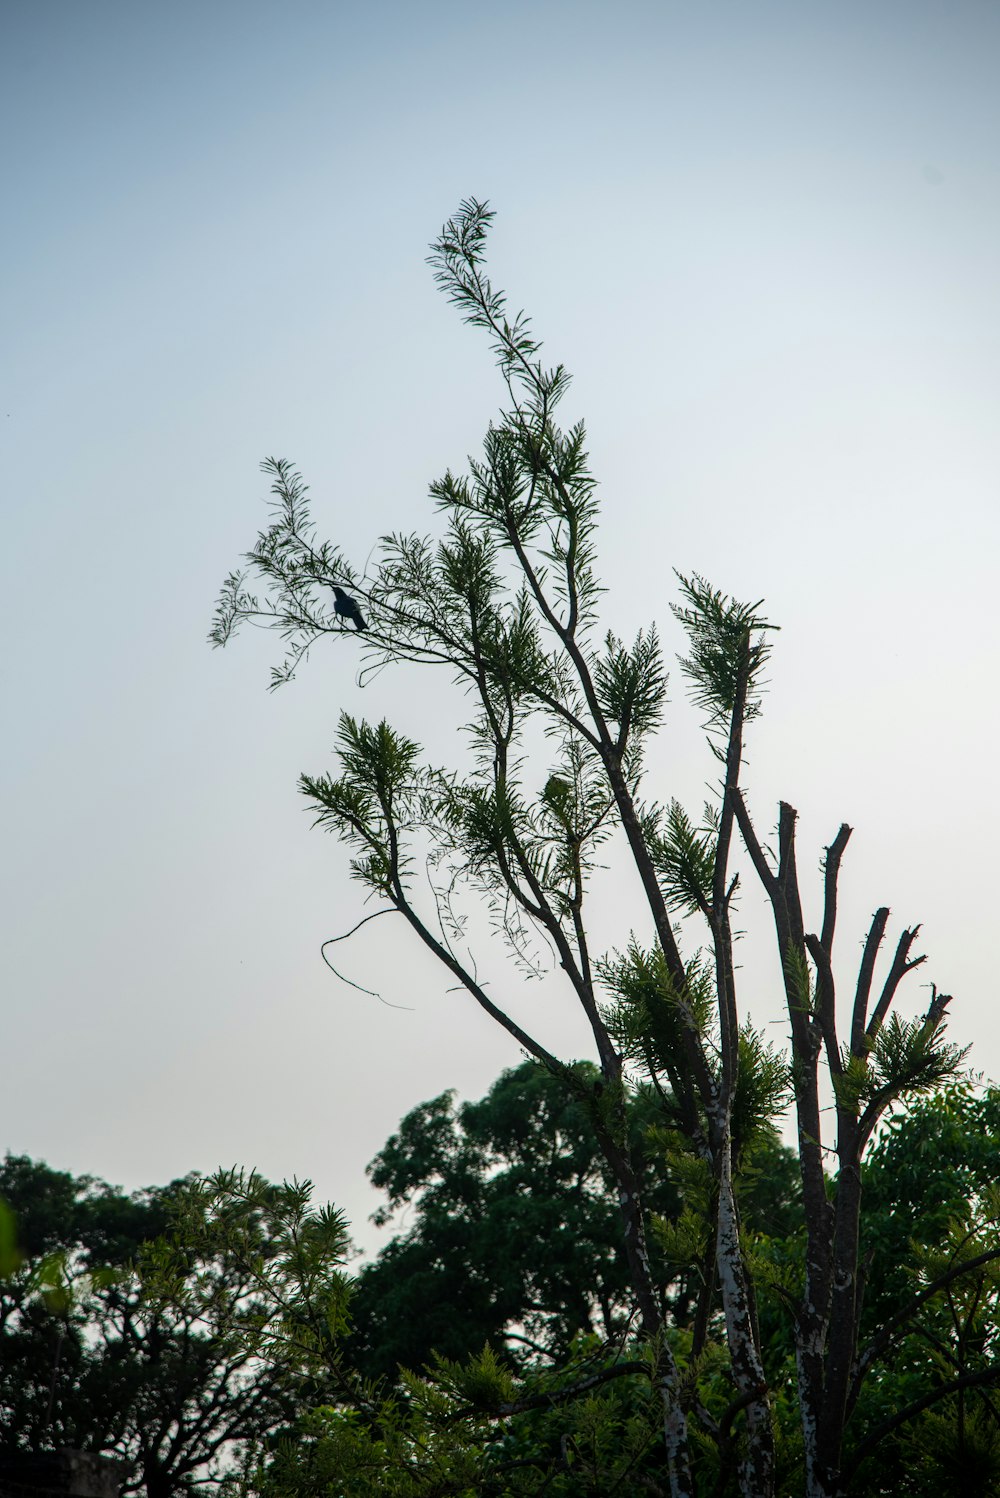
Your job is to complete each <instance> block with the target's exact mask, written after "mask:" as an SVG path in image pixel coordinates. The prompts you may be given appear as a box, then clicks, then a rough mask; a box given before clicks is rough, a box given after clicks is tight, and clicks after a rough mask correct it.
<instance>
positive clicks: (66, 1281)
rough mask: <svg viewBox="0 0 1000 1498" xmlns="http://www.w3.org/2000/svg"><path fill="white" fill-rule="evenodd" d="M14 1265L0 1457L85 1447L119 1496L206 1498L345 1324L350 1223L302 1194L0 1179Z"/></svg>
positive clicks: (237, 1185) (1, 1318)
mask: <svg viewBox="0 0 1000 1498" xmlns="http://www.w3.org/2000/svg"><path fill="white" fill-rule="evenodd" d="M0 1191H2V1192H3V1195H4V1197H5V1198H6V1200H7V1201H8V1202H10V1203H11V1205H12V1207H13V1209H14V1212H15V1214H16V1234H17V1242H18V1245H19V1254H20V1257H21V1262H20V1264H19V1265H18V1266H17V1267H16V1268H15V1269H14V1271H13V1272H12V1273H11V1274H8V1276H7V1277H6V1278H5V1279H4V1280H3V1281H2V1283H0V1449H3V1450H7V1451H11V1450H14V1451H28V1452H32V1453H36V1452H43V1451H50V1450H54V1449H57V1448H59V1447H62V1446H68V1447H73V1448H80V1447H85V1448H86V1449H88V1450H91V1451H95V1452H101V1453H104V1454H106V1455H109V1456H113V1457H115V1458H116V1459H117V1460H119V1461H120V1462H121V1463H122V1484H123V1492H125V1493H126V1494H128V1493H131V1492H138V1491H140V1490H142V1491H155V1492H156V1493H157V1494H158V1495H160V1498H170V1495H172V1494H177V1495H182V1494H183V1495H190V1494H192V1493H193V1492H195V1491H196V1490H198V1489H199V1487H200V1486H201V1485H204V1487H203V1490H204V1491H205V1492H208V1491H211V1490H212V1487H213V1486H214V1485H215V1484H216V1483H217V1482H218V1481H220V1480H221V1479H222V1477H223V1476H224V1475H225V1474H226V1473H227V1472H229V1471H230V1470H231V1468H232V1466H233V1463H234V1462H236V1461H237V1460H238V1459H239V1458H240V1454H241V1453H244V1454H245V1453H247V1452H248V1451H250V1450H252V1449H254V1448H256V1447H257V1446H258V1445H259V1443H260V1442H261V1441H262V1440H263V1439H264V1437H265V1436H266V1435H268V1434H269V1433H270V1432H272V1431H273V1430H274V1429H275V1428H276V1427H278V1426H280V1425H281V1424H282V1423H284V1422H286V1421H288V1420H289V1419H290V1418H291V1417H292V1415H293V1413H294V1411H295V1409H296V1406H297V1402H298V1401H299V1400H301V1399H302V1398H303V1397H305V1393H306V1391H307V1389H311V1388H312V1387H313V1386H314V1385H315V1382H316V1369H317V1368H318V1367H319V1366H321V1365H322V1367H323V1370H324V1373H325V1369H326V1363H325V1360H324V1359H322V1358H321V1356H320V1342H321V1339H322V1337H323V1336H324V1335H325V1336H326V1337H327V1338H329V1337H332V1336H339V1335H340V1333H341V1331H342V1330H343V1327H344V1325H345V1300H346V1287H345V1285H344V1282H343V1280H342V1276H341V1275H340V1271H339V1268H338V1265H339V1263H340V1262H342V1260H343V1256H344V1253H345V1251H346V1236H345V1230H344V1226H343V1219H342V1218H341V1217H340V1216H339V1214H336V1213H331V1212H318V1213H314V1212H310V1211H309V1210H308V1208H307V1200H306V1199H307V1196H308V1188H307V1187H299V1186H295V1185H293V1186H292V1187H285V1188H282V1187H273V1186H269V1185H268V1184H267V1183H266V1182H263V1181H261V1179H260V1177H257V1176H244V1175H242V1174H241V1173H235V1174H233V1173H229V1174H226V1175H223V1176H220V1177H218V1178H216V1180H215V1181H214V1182H210V1183H209V1182H201V1181H198V1180H196V1179H194V1178H190V1179H188V1180H186V1181H177V1182H173V1183H172V1184H171V1185H170V1186H166V1187H162V1188H158V1189H155V1190H150V1191H148V1192H138V1193H135V1194H134V1195H132V1196H126V1195H124V1194H123V1193H121V1192H118V1191H116V1190H114V1189H113V1188H112V1187H110V1186H107V1185H105V1184H104V1183H103V1182H100V1181H95V1180H93V1179H91V1178H89V1177H83V1178H81V1179H79V1180H74V1178H73V1177H71V1176H70V1175H68V1174H66V1173H63V1172H58V1171H52V1170H50V1169H49V1168H48V1167H47V1166H45V1165H42V1164H39V1163H35V1162H32V1161H29V1160H27V1159H25V1158H20V1157H18V1158H14V1157H9V1156H8V1158H7V1160H6V1161H5V1162H4V1164H3V1166H2V1168H0Z"/></svg>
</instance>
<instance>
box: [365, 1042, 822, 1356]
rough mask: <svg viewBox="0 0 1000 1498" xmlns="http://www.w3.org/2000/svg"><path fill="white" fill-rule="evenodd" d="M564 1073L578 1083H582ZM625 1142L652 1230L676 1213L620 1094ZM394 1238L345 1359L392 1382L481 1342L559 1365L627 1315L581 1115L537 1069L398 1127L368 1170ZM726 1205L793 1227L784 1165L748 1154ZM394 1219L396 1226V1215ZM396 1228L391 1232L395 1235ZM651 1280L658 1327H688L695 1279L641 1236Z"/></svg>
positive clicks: (605, 1177) (692, 1271)
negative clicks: (659, 1312) (746, 1171)
mask: <svg viewBox="0 0 1000 1498" xmlns="http://www.w3.org/2000/svg"><path fill="white" fill-rule="evenodd" d="M575 1070H576V1071H577V1072H578V1074H579V1075H580V1077H581V1079H582V1080H584V1081H586V1082H589V1083H591V1084H593V1082H595V1081H597V1080H599V1073H598V1071H597V1068H596V1067H594V1066H593V1065H592V1064H591V1063H586V1062H581V1063H579V1064H578V1065H577V1067H576V1068H575ZM626 1105H627V1109H628V1114H629V1136H630V1140H631V1145H632V1149H633V1153H634V1156H635V1159H636V1162H637V1167H638V1172H639V1176H640V1179H641V1181H642V1185H643V1197H644V1201H645V1202H646V1205H647V1209H648V1210H649V1212H650V1213H652V1214H654V1216H655V1217H656V1218H658V1219H661V1220H662V1222H663V1224H664V1227H667V1226H668V1225H672V1224H674V1223H675V1222H676V1219H677V1217H678V1215H679V1213H680V1201H679V1197H678V1193H677V1191H676V1189H675V1187H674V1186H673V1184H672V1182H671V1181H670V1180H669V1179H666V1178H665V1177H664V1175H663V1173H662V1171H661V1170H660V1169H659V1153H660V1152H659V1148H658V1146H657V1144H656V1141H655V1138H651V1136H650V1130H651V1129H653V1128H654V1127H655V1123H656V1117H657V1108H656V1105H655V1104H654V1103H653V1102H652V1101H651V1100H650V1099H649V1098H648V1097H647V1096H646V1095H645V1094H643V1093H641V1092H638V1093H637V1092H634V1091H632V1090H631V1089H630V1090H629V1091H628V1093H627V1096H626ZM368 1174H369V1176H370V1177H371V1180H372V1182H373V1184H374V1185H375V1186H378V1187H379V1188H380V1189H381V1190H383V1191H384V1192H385V1193H386V1195H387V1197H388V1205H387V1206H386V1207H384V1208H382V1209H380V1211H379V1212H377V1213H376V1214H375V1218H374V1220H375V1221H376V1222H377V1223H378V1224H379V1225H380V1226H387V1225H390V1224H392V1223H393V1222H394V1221H396V1220H399V1221H400V1231H398V1232H397V1234H396V1235H395V1236H394V1237H393V1238H392V1239H391V1241H390V1242H389V1243H387V1244H386V1245H385V1247H384V1248H383V1249H382V1250H381V1251H380V1252H379V1254H378V1256H377V1258H375V1259H374V1260H373V1261H372V1262H371V1263H369V1264H367V1265H365V1266H363V1267H362V1268H361V1270H360V1271H359V1274H358V1277H357V1280H356V1283H355V1286H354V1291H353V1294H352V1298H351V1320H352V1334H351V1337H350V1339H349V1341H348V1344H347V1355H348V1357H349V1358H350V1360H351V1361H352V1362H353V1363H354V1364H355V1365H356V1366H358V1367H359V1368H360V1369H361V1370H362V1371H363V1372H365V1373H367V1374H368V1375H369V1376H372V1377H389V1378H390V1379H393V1380H395V1379H396V1378H397V1377H398V1372H399V1369H400V1368H408V1369H414V1370H419V1369H421V1368H423V1367H424V1366H425V1365H427V1364H430V1363H432V1362H433V1356H434V1354H435V1353H437V1354H439V1355H441V1356H444V1357H446V1358H449V1359H452V1360H458V1361H462V1360H464V1359H466V1358H469V1357H471V1356H473V1355H475V1354H478V1353H479V1352H480V1351H481V1350H482V1347H483V1345H484V1344H485V1343H487V1342H488V1343H490V1344H491V1345H492V1346H493V1347H494V1348H496V1349H497V1350H498V1351H499V1350H501V1349H502V1350H503V1351H504V1352H505V1354H506V1356H507V1357H508V1359H510V1360H511V1361H512V1362H513V1363H514V1365H515V1366H518V1367H521V1368H526V1367H527V1366H529V1365H530V1364H531V1363H532V1362H533V1361H534V1360H536V1359H537V1358H539V1357H541V1359H542V1361H543V1363H544V1364H546V1365H549V1366H551V1365H553V1364H557V1363H559V1362H560V1361H565V1360H566V1359H567V1358H568V1357H569V1356H570V1353H571V1349H572V1346H573V1343H574V1341H575V1340H576V1339H578V1338H579V1337H581V1336H582V1337H585V1338H586V1337H590V1336H592V1335H597V1336H598V1337H600V1338H601V1339H602V1340H603V1341H605V1342H610V1343H614V1342H617V1341H618V1340H620V1339H621V1337H622V1336H623V1335H625V1333H626V1332H627V1329H628V1322H629V1319H630V1316H631V1314H632V1311H633V1303H632V1296H631V1294H630V1291H629V1278H628V1266H627V1264H626V1262H625V1256H624V1252H623V1246H622V1240H621V1214H620V1210H619V1207H618V1203H617V1202H616V1200H615V1195H614V1180H613V1178H612V1176H611V1174H610V1171H609V1169H608V1166H607V1162H606V1161H605V1160H604V1158H603V1156H602V1155H601V1152H600V1150H599V1149H598V1147H597V1142H596V1140H595V1137H594V1131H593V1128H592V1127H591V1124H590V1116H589V1111H588V1109H587V1108H585V1107H584V1106H582V1105H581V1102H580V1099H579V1097H578V1096H577V1095H576V1094H574V1093H571V1092H568V1091H567V1089H566V1088H565V1087H564V1086H563V1085H562V1082H561V1080H560V1079H559V1078H557V1077H553V1076H552V1075H551V1073H549V1072H548V1071H547V1070H546V1069H545V1068H544V1067H542V1066H540V1065H539V1064H538V1063H537V1062H534V1061H525V1062H524V1063H522V1065H521V1066H519V1067H517V1068H516V1069H514V1070H510V1071H506V1072H504V1073H502V1075H501V1076H500V1077H498V1079H497V1081H496V1082H495V1083H494V1084H493V1086H492V1087H491V1089H490V1091H489V1092H488V1094H487V1095H486V1096H485V1097H484V1098H482V1099H481V1100H480V1101H478V1102H469V1103H463V1104H462V1105H461V1106H459V1107H456V1106H455V1102H454V1094H453V1093H450V1092H448V1093H444V1094H442V1095H441V1096H440V1097H438V1098H432V1099H431V1100H430V1101H428V1102H426V1103H422V1104H421V1105H420V1106H419V1107H417V1108H415V1109H413V1110H412V1112H410V1113H408V1114H407V1115H406V1117H405V1118H404V1119H403V1120H402V1122H401V1124H400V1126H399V1130H398V1131H397V1132H396V1133H395V1134H393V1135H392V1137H391V1138H390V1139H389V1140H388V1141H387V1142H386V1144H385V1145H384V1146H383V1148H382V1149H381V1150H380V1151H379V1153H378V1155H376V1157H375V1159H374V1160H373V1161H372V1163H371V1164H370V1165H369V1167H368ZM745 1185H746V1193H745V1196H744V1199H743V1202H742V1206H743V1210H744V1216H745V1219H746V1221H747V1225H748V1227H749V1228H750V1229H751V1230H755V1231H764V1230H765V1229H766V1230H768V1231H769V1232H771V1233H772V1234H773V1233H774V1232H775V1231H776V1230H777V1228H778V1227H779V1226H780V1225H782V1224H783V1225H784V1226H785V1227H786V1228H787V1229H788V1230H789V1231H792V1230H793V1229H795V1228H797V1227H798V1226H799V1218H800V1216H801V1212H800V1208H799V1204H798V1193H797V1189H796V1186H797V1178H796V1174H795V1172H794V1169H793V1157H792V1155H791V1152H790V1151H789V1150H787V1149H786V1148H785V1147H784V1146H782V1145H781V1144H780V1142H779V1141H778V1140H777V1139H773V1140H771V1141H770V1142H767V1143H766V1144H765V1143H763V1142H762V1147H761V1154H760V1156H759V1157H758V1168H757V1171H756V1173H755V1175H754V1176H753V1177H752V1178H748V1179H747V1181H746V1182H745ZM401 1210H402V1217H401V1218H398V1217H397V1215H398V1214H399V1213H400V1211H401ZM403 1222H405V1224H406V1228H405V1231H403V1230H402V1223H403ZM650 1251H651V1258H652V1260H653V1264H654V1278H655V1280H656V1283H657V1285H658V1287H660V1291H661V1294H662V1295H663V1297H664V1300H665V1303H666V1304H668V1305H669V1315H670V1318H671V1320H672V1321H673V1322H674V1323H675V1324H677V1325H681V1326H687V1325H689V1324H690V1322H691V1320H692V1317H693V1314H694V1307H695V1305H696V1304H697V1302H698V1299H699V1295H700V1291H701V1274H700V1269H701V1266H700V1265H692V1264H684V1265H679V1264H677V1263H676V1262H675V1263H670V1262H669V1261H668V1260H667V1258H666V1256H665V1255H664V1253H663V1250H662V1248H661V1246H660V1243H659V1241H658V1237H657V1234H656V1233H655V1232H654V1234H653V1236H652V1241H651V1244H650Z"/></svg>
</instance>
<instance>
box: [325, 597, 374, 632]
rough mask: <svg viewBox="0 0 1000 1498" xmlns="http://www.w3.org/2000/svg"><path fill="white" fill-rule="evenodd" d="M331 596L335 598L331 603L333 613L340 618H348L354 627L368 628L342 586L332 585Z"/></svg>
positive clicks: (356, 606) (359, 611)
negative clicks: (332, 603)
mask: <svg viewBox="0 0 1000 1498" xmlns="http://www.w3.org/2000/svg"><path fill="white" fill-rule="evenodd" d="M333 596H334V598H335V599H336V602H335V603H334V605H333V610H334V613H335V614H339V615H340V617H341V619H350V621H351V623H352V624H353V625H354V628H355V629H367V628H368V626H367V624H366V623H365V621H364V616H363V614H362V612H361V610H360V609H359V608H358V605H357V604H356V603H355V601H354V599H353V598H352V597H351V596H350V594H349V593H345V592H344V590H343V588H337V587H334V589H333Z"/></svg>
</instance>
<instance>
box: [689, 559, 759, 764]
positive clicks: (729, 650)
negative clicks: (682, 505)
mask: <svg viewBox="0 0 1000 1498" xmlns="http://www.w3.org/2000/svg"><path fill="white" fill-rule="evenodd" d="M676 576H677V578H678V581H679V582H680V585H681V593H682V594H683V596H684V598H685V599H686V600H687V605H686V607H685V606H681V605H679V604H671V611H672V613H673V614H674V616H675V618H677V619H678V620H679V621H680V623H681V624H682V625H683V626H684V629H685V631H686V633H687V637H688V649H689V651H690V654H689V655H687V656H686V657H685V658H684V659H682V661H681V669H682V670H683V672H684V674H685V676H687V678H688V680H689V681H690V682H691V685H692V688H693V697H694V701H695V703H696V704H697V706H698V707H700V708H702V709H703V710H704V711H705V712H706V713H707V715H708V718H707V727H708V730H709V732H710V733H712V734H722V735H723V736H725V737H728V735H729V726H730V721H731V719H732V716H733V709H734V708H735V706H736V704H737V700H738V694H739V691H740V681H741V678H744V679H745V685H744V691H745V692H746V707H745V710H744V720H745V721H746V722H751V721H752V720H753V719H754V718H756V717H758V716H759V715H760V690H761V685H762V683H761V674H762V672H763V669H764V666H765V665H766V663H767V659H768V656H769V655H770V653H771V647H770V644H769V642H768V640H767V637H766V634H765V633H764V632H765V631H773V630H775V629H777V628H778V626H777V625H775V624H768V622H767V620H766V619H764V618H763V616H762V615H761V614H760V613H759V612H758V610H759V609H760V607H761V604H760V602H758V603H737V602H736V600H735V599H732V598H729V597H728V596H727V595H726V594H725V593H722V592H720V591H719V590H718V589H715V588H712V587H711V586H710V585H709V584H708V583H707V582H706V581H705V579H704V578H703V577H699V576H698V574H697V573H694V574H693V575H692V576H691V577H689V578H688V577H683V576H682V575H681V574H680V573H679V572H678V573H677V574H676Z"/></svg>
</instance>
